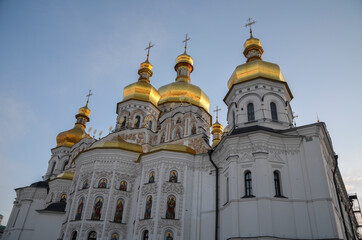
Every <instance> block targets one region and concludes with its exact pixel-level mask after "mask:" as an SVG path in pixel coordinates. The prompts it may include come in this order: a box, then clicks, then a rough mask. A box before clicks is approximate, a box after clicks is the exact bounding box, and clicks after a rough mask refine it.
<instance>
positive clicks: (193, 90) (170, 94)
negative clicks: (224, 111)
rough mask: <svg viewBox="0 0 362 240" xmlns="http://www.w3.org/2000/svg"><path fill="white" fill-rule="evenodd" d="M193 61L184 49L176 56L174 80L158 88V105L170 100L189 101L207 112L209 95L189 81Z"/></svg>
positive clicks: (170, 101)
mask: <svg viewBox="0 0 362 240" xmlns="http://www.w3.org/2000/svg"><path fill="white" fill-rule="evenodd" d="M193 63H194V60H193V59H192V57H191V56H190V55H188V54H187V53H186V49H185V52H184V53H183V54H181V55H179V56H178V57H177V58H176V65H175V71H176V73H177V77H176V81H175V82H173V83H170V84H167V85H165V86H162V87H160V89H158V92H159V93H160V96H161V98H160V100H159V101H158V105H161V104H164V103H172V102H179V103H189V104H192V105H195V106H197V107H201V108H203V109H204V110H205V111H206V112H209V107H210V99H209V97H208V96H207V95H206V94H205V93H204V92H203V91H202V90H201V88H199V87H198V86H195V85H193V84H191V83H190V81H191V78H190V74H191V72H192V71H193V69H194V68H193Z"/></svg>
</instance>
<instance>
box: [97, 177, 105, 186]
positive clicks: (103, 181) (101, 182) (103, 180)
mask: <svg viewBox="0 0 362 240" xmlns="http://www.w3.org/2000/svg"><path fill="white" fill-rule="evenodd" d="M98 188H107V179H105V178H102V179H101V180H99V182H98Z"/></svg>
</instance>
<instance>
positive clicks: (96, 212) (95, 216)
mask: <svg viewBox="0 0 362 240" xmlns="http://www.w3.org/2000/svg"><path fill="white" fill-rule="evenodd" d="M102 206H103V198H102V197H97V198H96V200H95V201H94V206H93V212H92V217H91V219H92V220H100V219H101V213H102Z"/></svg>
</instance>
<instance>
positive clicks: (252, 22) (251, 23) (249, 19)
mask: <svg viewBox="0 0 362 240" xmlns="http://www.w3.org/2000/svg"><path fill="white" fill-rule="evenodd" d="M251 20H252V18H248V21H249V23H247V24H245V25H244V27H246V28H247V27H249V28H250V37H253V30H252V29H251V25H253V24H255V23H256V22H255V21H251Z"/></svg>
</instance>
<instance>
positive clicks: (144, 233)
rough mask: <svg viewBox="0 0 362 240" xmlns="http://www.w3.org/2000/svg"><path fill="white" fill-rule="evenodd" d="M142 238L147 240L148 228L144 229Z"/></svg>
mask: <svg viewBox="0 0 362 240" xmlns="http://www.w3.org/2000/svg"><path fill="white" fill-rule="evenodd" d="M142 240H148V230H145V231H144V232H143V235H142Z"/></svg>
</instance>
